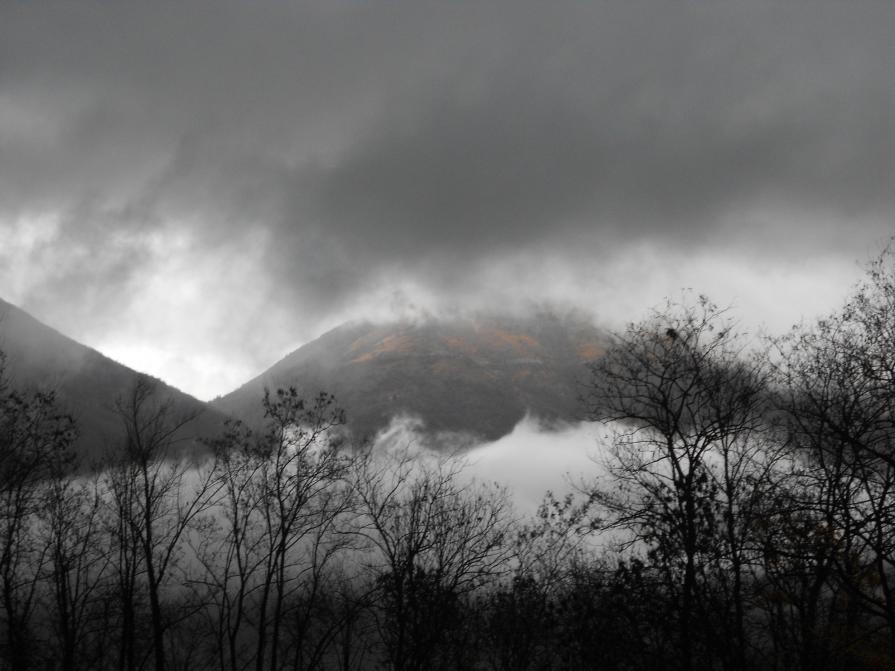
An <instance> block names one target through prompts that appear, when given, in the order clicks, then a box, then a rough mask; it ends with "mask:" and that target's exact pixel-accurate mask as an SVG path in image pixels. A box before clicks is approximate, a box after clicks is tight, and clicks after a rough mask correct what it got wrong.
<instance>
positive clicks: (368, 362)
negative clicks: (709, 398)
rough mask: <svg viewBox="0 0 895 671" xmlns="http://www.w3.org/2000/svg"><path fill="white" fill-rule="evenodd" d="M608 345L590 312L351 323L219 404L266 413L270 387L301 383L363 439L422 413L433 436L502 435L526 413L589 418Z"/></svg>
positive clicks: (250, 414) (551, 418)
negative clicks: (324, 398)
mask: <svg viewBox="0 0 895 671" xmlns="http://www.w3.org/2000/svg"><path fill="white" fill-rule="evenodd" d="M605 343H606V335H605V333H604V332H602V331H600V330H599V329H597V328H596V327H595V326H594V325H593V324H592V323H591V322H590V321H589V320H586V319H584V318H583V317H582V316H581V315H577V314H559V315H558V314H555V313H550V312H546V311H541V312H538V313H534V314H530V315H511V316H507V315H499V314H476V315H471V316H466V317H458V318H454V319H450V318H434V317H430V318H426V319H419V320H417V319H414V320H401V321H395V322H390V323H374V322H351V323H347V324H343V325H342V326H339V327H337V328H335V329H333V330H331V331H329V332H327V333H325V334H324V335H322V336H321V337H320V338H318V339H316V340H314V341H312V342H310V343H308V344H306V345H304V346H303V347H300V348H299V349H297V350H296V351H294V352H292V353H291V354H289V355H288V356H286V357H284V358H283V359H282V360H281V361H280V362H278V363H277V364H275V365H274V366H272V367H271V368H270V369H269V370H267V371H265V372H264V373H262V374H261V375H260V376H258V377H257V378H255V379H254V380H252V381H250V382H248V383H247V384H245V385H243V386H242V387H240V388H239V389H237V390H236V391H234V392H232V393H231V394H228V395H227V396H224V397H222V398H220V399H218V400H216V401H215V403H214V404H215V406H216V407H218V408H219V409H221V410H223V411H225V412H228V413H231V414H234V415H237V416H241V417H245V418H248V419H251V418H256V419H257V417H258V413H259V412H260V411H259V408H260V403H259V400H260V398H261V395H262V394H263V390H264V388H265V387H267V388H276V387H283V386H297V387H298V388H299V389H301V390H302V392H303V393H305V394H308V395H310V394H315V393H317V392H318V391H321V390H323V391H328V392H330V393H333V394H335V396H336V398H337V400H338V401H339V403H340V404H341V405H342V407H344V408H345V410H346V412H347V415H348V423H349V428H350V429H351V430H352V431H353V432H354V434H355V436H356V437H361V438H372V437H373V436H375V435H376V433H378V432H379V431H382V430H384V429H386V428H387V427H388V425H389V424H390V423H391V421H392V420H393V419H394V418H395V417H413V418H416V419H418V420H420V421H421V424H422V426H423V427H424V431H425V433H427V434H429V435H436V434H445V433H449V434H467V435H470V436H474V437H475V438H477V439H489V440H493V439H496V438H499V437H501V436H503V435H506V434H507V433H509V432H510V431H512V429H513V427H514V426H515V425H516V424H517V423H518V422H519V421H520V420H521V419H522V418H523V417H524V416H525V415H526V414H531V415H533V416H535V417H538V418H540V419H541V420H544V421H548V422H555V421H572V420H575V419H578V418H580V417H581V416H582V415H583V412H582V408H580V406H579V403H578V395H579V389H578V386H579V382H580V380H581V378H582V376H583V375H584V374H585V369H584V363H585V362H586V361H588V360H591V359H593V358H596V357H597V356H599V355H600V354H601V353H602V351H603V348H604V346H605Z"/></svg>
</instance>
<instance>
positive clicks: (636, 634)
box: [0, 255, 895, 671]
mask: <svg viewBox="0 0 895 671" xmlns="http://www.w3.org/2000/svg"><path fill="white" fill-rule="evenodd" d="M893 273H895V268H893V265H892V259H891V257H890V256H888V255H883V256H882V257H881V258H880V259H879V260H878V261H877V262H876V263H874V264H872V265H871V266H870V267H869V269H868V273H867V276H866V278H865V281H864V282H863V283H862V284H861V285H860V286H858V287H857V288H856V289H855V291H854V293H853V295H852V297H851V299H850V300H849V301H848V302H847V304H846V305H845V306H844V307H843V308H842V309H841V310H840V311H838V312H837V313H835V314H833V315H831V316H829V317H828V318H826V319H823V320H820V321H818V322H817V323H815V324H812V325H810V326H805V327H797V328H795V329H794V330H793V331H792V332H791V333H790V334H788V335H786V336H784V337H782V338H777V339H767V340H766V341H764V343H763V344H761V345H760V346H759V343H758V341H757V340H756V339H755V338H747V337H746V336H745V335H744V334H743V333H741V332H739V331H738V330H737V327H736V325H735V324H734V323H733V322H731V320H730V319H729V316H728V315H727V314H726V312H725V311H723V310H719V309H718V308H716V307H715V306H714V305H712V304H711V303H710V302H709V301H708V300H706V299H702V298H699V299H696V300H693V301H690V302H687V301H684V302H683V303H676V304H668V305H667V306H665V307H664V308H663V309H661V310H659V311H656V312H655V313H654V314H652V315H650V316H649V317H648V318H647V319H646V320H644V321H642V322H640V323H637V324H632V325H631V326H630V327H629V328H628V329H627V330H626V331H625V332H624V333H622V334H619V335H618V336H617V337H616V339H615V343H614V346H613V347H612V348H611V349H610V350H609V351H608V352H607V353H606V355H605V356H604V357H602V358H601V359H599V360H598V361H596V362H595V363H593V364H592V365H591V373H592V375H591V376H590V377H589V382H588V385H587V388H586V394H585V396H586V402H587V403H588V408H589V411H590V412H591V414H592V416H593V418H595V419H600V420H603V421H606V422H607V424H606V426H607V431H610V432H611V434H610V437H609V438H608V439H607V444H606V445H605V446H604V447H603V448H602V449H603V455H604V459H605V463H604V464H602V465H595V467H594V474H599V475H593V474H592V475H591V476H588V475H585V476H583V477H584V478H587V477H591V480H586V479H585V480H582V483H581V486H580V493H579V496H577V497H569V498H567V499H562V500H556V499H554V498H553V497H551V496H550V495H548V496H547V498H546V499H545V501H544V503H543V505H542V506H541V508H540V510H539V512H538V514H537V515H536V516H535V517H534V519H531V520H519V519H517V518H516V516H515V515H514V513H513V511H512V510H511V508H510V506H509V504H508V498H507V494H506V492H504V491H503V490H501V489H500V488H499V487H497V486H491V485H481V484H475V483H470V481H469V480H468V479H467V478H465V477H463V475H462V473H461V472H460V466H459V464H458V463H457V462H455V461H453V460H450V459H443V458H436V457H435V456H433V455H428V454H419V453H417V454H414V453H413V452H412V451H410V450H408V449H405V448H400V447H396V448H395V449H391V450H383V451H381V452H379V451H371V450H369V449H361V448H358V447H356V446H352V445H350V444H344V443H342V442H341V441H340V439H339V438H338V436H339V433H338V432H337V431H336V430H335V429H336V428H337V427H339V426H340V425H341V424H342V422H343V417H342V414H341V412H340V411H339V410H338V409H337V407H336V404H335V402H334V399H333V398H332V397H329V396H327V395H320V396H318V397H317V398H314V399H303V398H301V397H300V396H299V395H298V394H297V393H296V392H295V391H294V390H285V391H278V392H276V393H275V394H271V395H268V396H266V397H265V399H264V401H263V404H264V409H265V416H266V427H265V428H264V429H261V430H250V429H249V428H248V427H246V426H244V425H242V424H240V423H239V422H232V423H230V424H229V425H228V426H227V428H226V430H225V432H224V433H223V435H221V436H220V437H219V438H218V439H217V440H215V441H213V442H212V443H211V444H209V445H208V447H209V448H210V453H211V454H212V455H213V456H211V457H209V456H208V451H206V455H205V456H203V458H202V459H201V461H200V462H199V463H191V462H188V461H185V460H183V458H182V456H181V457H176V456H175V455H182V454H183V450H182V449H179V447H178V445H177V444H176V443H177V441H176V437H178V436H181V435H183V428H184V426H187V425H188V423H189V421H190V420H191V418H190V417H182V416H175V414H174V412H173V411H172V406H170V405H169V404H166V403H165V401H164V399H158V398H156V397H155V394H154V391H153V388H152V386H151V384H149V383H146V382H144V381H140V382H137V383H136V384H135V385H134V387H133V388H132V390H131V391H130V392H129V393H128V395H126V396H124V397H122V398H121V399H120V401H119V403H118V405H117V412H118V415H119V417H120V419H121V423H122V426H123V427H124V435H125V436H126V438H125V439H123V440H121V441H118V442H117V443H114V444H111V445H109V446H108V459H107V462H106V463H105V464H104V465H103V468H102V469H101V470H99V471H97V472H96V474H95V475H92V476H84V475H73V473H83V472H84V470H83V468H80V469H77V468H76V467H77V466H78V465H76V464H74V463H73V458H72V457H71V456H70V453H71V449H70V448H71V445H72V441H73V440H74V437H75V432H76V428H77V427H76V425H75V423H74V421H73V420H72V419H71V418H69V417H67V416H66V415H65V414H64V413H62V412H60V410H59V409H58V408H57V407H56V403H55V400H54V398H53V395H52V394H47V393H38V392H25V391H19V390H15V389H13V388H11V387H10V386H9V384H8V383H7V382H6V378H5V377H3V378H0V379H2V380H3V382H0V668H2V669H14V670H18V669H65V670H70V669H121V670H132V669H156V670H158V671H161V670H162V669H172V670H173V669H191V670H192V669H210V670H211V669H215V670H220V671H236V670H237V669H256V670H258V671H261V670H265V669H270V670H279V669H296V670H303V669H338V670H343V671H348V670H350V669H394V670H396V671H410V670H413V671H422V670H428V669H488V670H494V671H524V670H531V671H535V670H548V669H556V670H575V669H618V670H625V671H628V670H631V671H635V670H641V669H643V670H647V669H657V670H658V669H662V670H665V669H684V670H690V669H694V670H696V669H699V670H701V669H724V670H725V671H727V670H729V671H740V670H743V671H745V670H747V669H788V670H789V669H792V670H797V669H803V670H814V669H817V670H824V669H892V668H895V274H893ZM589 447H592V446H582V449H588V448H589ZM81 466H82V465H81Z"/></svg>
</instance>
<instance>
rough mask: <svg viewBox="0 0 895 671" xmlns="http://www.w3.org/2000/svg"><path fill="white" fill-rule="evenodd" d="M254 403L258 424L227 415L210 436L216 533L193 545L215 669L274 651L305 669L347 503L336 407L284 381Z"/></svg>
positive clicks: (258, 663) (267, 657)
mask: <svg viewBox="0 0 895 671" xmlns="http://www.w3.org/2000/svg"><path fill="white" fill-rule="evenodd" d="M263 404H264V410H265V418H266V426H265V428H264V429H263V430H262V431H260V432H258V433H256V432H254V431H252V430H250V429H249V428H248V427H246V426H245V425H243V424H241V423H239V422H231V423H229V424H228V425H227V429H226V431H225V433H224V435H222V436H221V438H220V439H218V440H217V441H215V442H214V443H213V449H214V451H215V454H216V455H217V463H216V473H217V477H218V479H219V482H220V483H221V485H222V488H223V489H222V491H223V496H222V498H221V501H220V504H219V507H218V511H219V515H218V518H219V520H220V522H219V524H220V527H221V528H220V531H221V537H220V538H216V539H212V540H211V541H209V542H206V543H204V544H203V546H202V547H201V548H199V551H198V553H197V554H198V556H199V557H200V558H201V559H202V561H203V562H204V564H205V567H206V571H205V576H204V579H203V580H204V583H205V587H206V590H207V592H208V594H209V596H210V599H211V601H212V603H213V604H214V606H215V608H214V612H213V613H212V621H213V624H214V626H215V627H216V638H217V640H218V642H219V648H220V650H221V651H222V655H221V665H222V668H230V669H232V670H235V669H237V668H243V667H244V666H245V665H247V664H249V663H252V664H253V665H254V666H255V668H256V669H258V670H259V671H261V670H262V669H271V670H274V669H279V668H281V667H282V666H283V664H284V663H285V662H284V660H283V659H282V658H283V656H286V657H287V658H288V660H289V666H290V668H295V669H301V668H315V667H316V666H317V665H319V663H320V659H321V658H322V656H323V654H324V652H325V651H326V649H327V647H328V646H329V645H330V644H331V643H332V640H333V638H334V635H335V632H334V631H331V630H330V629H327V628H325V627H323V628H321V626H320V625H321V624H322V622H323V621H324V619H325V618H323V617H318V615H319V613H318V609H319V608H321V607H322V605H323V604H324V602H325V600H326V597H327V593H326V590H327V581H328V576H329V571H330V567H331V566H332V565H334V564H335V559H336V558H337V556H338V555H339V553H340V552H341V551H342V549H343V548H344V547H345V545H346V543H347V542H348V541H349V540H351V536H349V535H348V534H342V533H340V531H341V523H342V521H343V518H345V517H346V515H347V512H348V510H349V505H350V502H351V492H350V490H349V487H348V482H347V480H346V479H345V475H346V473H347V472H348V465H349V462H350V455H348V454H347V453H346V452H345V451H342V450H340V449H339V447H340V445H339V437H338V428H339V427H340V426H341V425H342V424H343V423H344V414H343V412H342V411H341V410H340V409H339V408H338V407H337V406H336V405H335V399H334V398H333V397H332V396H330V395H328V394H320V395H318V396H317V397H316V398H314V399H311V400H310V401H308V400H306V399H303V398H302V397H301V396H300V395H299V393H298V392H297V390H296V389H294V388H290V389H286V390H279V391H277V392H276V393H275V394H269V393H265V396H264V400H263ZM250 635H252V636H253V638H254V640H253V641H252V642H251V644H250V638H249V636H250ZM250 650H251V654H250V653H249V651H250ZM224 651H225V652H224Z"/></svg>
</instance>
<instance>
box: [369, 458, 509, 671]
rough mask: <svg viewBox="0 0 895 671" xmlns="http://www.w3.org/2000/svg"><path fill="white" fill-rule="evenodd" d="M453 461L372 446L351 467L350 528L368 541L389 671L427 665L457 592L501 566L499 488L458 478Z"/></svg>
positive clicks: (448, 623) (504, 530) (505, 527)
mask: <svg viewBox="0 0 895 671" xmlns="http://www.w3.org/2000/svg"><path fill="white" fill-rule="evenodd" d="M459 468H460V464H459V463H458V462H456V461H452V460H443V459H441V460H436V461H435V462H434V463H433V462H431V461H427V460H426V459H425V457H424V456H422V455H421V456H418V457H417V456H414V455H412V454H410V453H408V452H406V451H402V452H399V453H396V454H392V455H388V456H385V457H384V456H383V455H379V454H375V453H371V454H368V455H367V456H366V458H365V459H363V460H362V461H361V462H360V464H359V469H358V471H357V475H356V478H355V488H356V491H357V496H358V499H359V506H360V511H359V512H360V515H361V519H360V522H359V528H358V531H357V533H358V534H360V536H361V537H362V538H363V539H364V540H365V542H366V545H367V552H368V556H367V563H368V566H369V568H371V569H372V571H373V574H374V576H375V583H376V594H377V595H378V598H377V602H378V604H379V620H378V626H379V635H380V639H381V641H382V643H383V645H384V648H385V652H386V656H387V659H388V662H389V665H390V667H391V668H393V669H395V671H421V670H422V669H429V668H435V666H434V665H435V664H436V661H437V660H438V659H439V657H438V655H439V653H441V652H443V644H444V642H445V640H446V637H447V635H448V634H450V633H451V630H452V627H455V626H456V625H457V624H458V617H459V613H460V611H459V609H460V607H461V599H462V598H463V597H465V596H467V595H469V594H471V593H473V592H474V591H475V590H476V589H478V588H479V587H481V586H483V585H484V584H486V583H487V582H489V581H491V580H493V579H494V578H495V577H496V576H497V575H499V574H502V573H505V572H507V571H508V570H509V563H508V559H509V557H510V556H511V555H512V551H513V547H512V539H511V529H512V525H513V519H512V517H511V514H510V510H509V505H508V502H507V497H506V493H505V492H504V491H503V490H501V489H499V488H496V487H489V486H476V485H464V484H463V483H462V482H461V481H460V479H459ZM453 666H455V667H456V666H457V662H456V661H455V662H453Z"/></svg>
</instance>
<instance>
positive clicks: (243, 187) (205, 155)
mask: <svg viewBox="0 0 895 671" xmlns="http://www.w3.org/2000/svg"><path fill="white" fill-rule="evenodd" d="M893 35H895V3H891V2H883V1H879V2H849V3H845V2H831V3H823V2H820V1H819V0H812V1H811V2H806V3H804V4H800V3H797V2H787V3H780V2H768V3H766V4H763V3H760V2H757V1H750V2H717V1H713V2H708V1H706V2H686V1H683V0H681V1H679V2H664V1H658V0H656V1H652V2H636V1H631V0H624V1H621V0H620V1H619V2H596V1H595V2H563V1H561V0H560V1H554V2H543V1H541V0H538V1H532V2H528V1H527V0H514V1H513V2H509V1H505V2H504V1H497V2H484V1H476V2H458V1H451V2H439V3H430V2H425V1H421V0H406V1H401V0H395V1H383V2H360V1H358V2H342V1H336V0H321V1H320V2H310V3H295V2H294V3H278V2H238V3H232V4H230V3H227V2H221V1H219V0H216V1H215V2H202V1H193V2H187V3H184V2H170V3H168V2H160V1H153V2H143V3H137V2H107V3H91V2H77V3H73V2H59V3H52V2H24V1H22V2H16V1H13V0H8V1H6V2H2V3H0V296H2V297H3V298H5V299H7V300H9V301H11V302H14V303H16V304H18V305H20V306H21V307H23V308H24V309H26V310H29V311H30V312H32V313H33V314H34V315H35V316H37V317H38V318H40V319H42V320H44V321H46V322H48V323H50V324H51V325H53V326H55V327H56V328H58V329H60V330H62V331H63V332H65V333H67V334H68V335H71V336H72V337H75V338H77V339H79V340H81V341H82V342H85V343H87V344H89V345H92V346H94V347H97V348H98V349H100V350H101V351H103V352H105V353H107V354H109V355H110V356H113V357H115V358H117V359H119V360H122V361H123V362H125V363H127V364H129V365H131V366H134V367H137V368H140V369H142V370H146V371H148V372H150V373H153V374H155V375H158V376H160V377H163V378H164V379H166V380H167V381H169V382H171V383H173V384H175V385H177V386H179V387H181V388H183V389H185V390H186V391H189V392H192V393H194V394H196V395H198V396H200V397H202V398H209V397H211V396H214V395H216V394H219V393H225V392H227V391H229V390H230V389H232V388H233V387H235V386H237V385H238V384H239V383H241V382H243V381H244V380H245V379H247V378H248V377H250V376H252V375H254V374H257V373H258V372H260V370H261V369H263V368H264V367H266V366H267V365H269V364H271V363H273V362H274V361H275V360H277V359H278V358H279V357H280V356H282V355H283V354H285V353H286V352H287V351H289V350H290V349H291V348H293V347H295V346H297V345H299V344H301V343H302V342H304V341H306V340H308V339H310V338H313V337H315V336H316V335H318V334H320V333H321V332H322V331H324V330H325V329H327V328H329V327H331V326H334V325H335V324H337V323H338V322H340V321H343V320H345V319H347V318H350V317H358V316H369V315H373V316H383V315H391V314H406V313H414V312H420V311H438V310H445V309H457V308H459V309H467V308H481V307H487V306H489V305H500V306H502V307H506V306H508V305H509V306H514V305H522V304H525V303H526V302H528V301H559V302H563V303H565V304H570V305H578V306H581V307H584V308H586V309H589V310H591V311H593V312H594V313H595V315H596V316H597V319H599V320H600V321H602V322H604V323H606V324H609V325H610V326H615V325H617V324H619V323H621V322H622V321H625V320H628V319H636V318H638V317H639V316H640V315H641V314H643V312H644V311H645V309H646V308H647V307H649V306H650V305H652V304H654V303H656V302H657V301H659V300H660V299H661V298H662V297H663V296H664V295H667V294H673V293H676V292H677V290H678V289H679V288H680V287H681V286H691V287H693V288H694V289H696V290H698V291H703V292H706V293H708V294H710V295H711V296H712V297H713V298H715V300H716V301H718V302H721V303H734V304H735V305H737V306H738V307H739V309H740V310H741V312H742V315H743V318H744V320H745V321H747V322H748V323H750V324H755V325H758V324H759V323H765V324H767V325H768V326H769V327H770V328H772V329H782V328H785V327H786V325H787V324H790V323H792V322H793V321H796V320H798V319H799V317H800V316H802V315H806V316H811V315H812V314H814V313H816V312H818V311H821V310H824V309H826V308H827V307H829V306H832V305H834V304H835V303H836V302H838V301H839V300H840V299H841V298H842V296H843V295H844V294H845V293H846V291H847V290H848V288H849V285H850V283H851V282H853V281H854V280H855V279H856V278H857V276H858V275H859V273H860V267H859V263H860V262H862V261H866V260H867V259H868V258H869V257H870V256H871V255H873V254H874V253H875V252H877V251H878V250H879V248H880V247H881V245H882V244H883V243H884V242H885V240H887V238H888V236H890V235H891V234H892V233H893V226H892V212H893V205H895V202H893V201H895V76H893V75H892V72H895V40H893V39H892V37H893Z"/></svg>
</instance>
